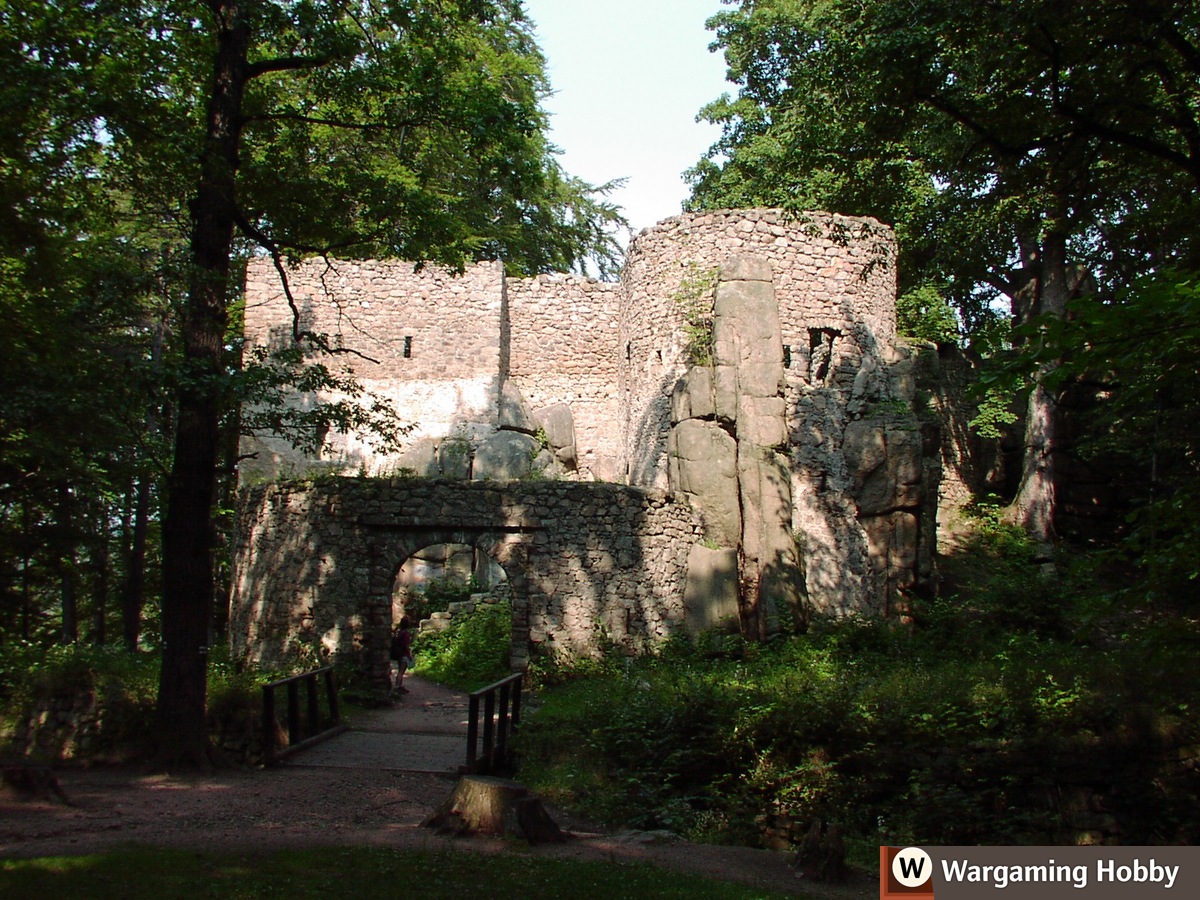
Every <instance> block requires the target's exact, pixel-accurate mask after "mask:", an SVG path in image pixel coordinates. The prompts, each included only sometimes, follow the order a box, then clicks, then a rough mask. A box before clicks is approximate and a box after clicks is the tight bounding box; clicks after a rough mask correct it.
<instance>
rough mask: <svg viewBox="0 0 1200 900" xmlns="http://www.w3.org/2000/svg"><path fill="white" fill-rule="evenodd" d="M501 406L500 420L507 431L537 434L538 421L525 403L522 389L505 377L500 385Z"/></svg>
mask: <svg viewBox="0 0 1200 900" xmlns="http://www.w3.org/2000/svg"><path fill="white" fill-rule="evenodd" d="M499 405H500V408H499V418H498V422H499V425H500V427H501V428H502V429H504V430H506V431H519V432H522V433H524V434H535V433H536V432H537V423H536V422H534V420H533V414H532V413H530V411H529V406H528V405H527V404H526V403H525V398H524V397H523V396H522V395H521V391H520V390H519V389H518V388H517V386H516V385H515V384H513V383H512V381H510V380H508V379H505V381H504V384H502V385H501V386H500V404H499Z"/></svg>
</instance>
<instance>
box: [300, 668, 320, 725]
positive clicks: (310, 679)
mask: <svg viewBox="0 0 1200 900" xmlns="http://www.w3.org/2000/svg"><path fill="white" fill-rule="evenodd" d="M304 687H305V689H306V691H307V693H308V729H307V730H306V731H305V733H304V736H305V737H306V738H309V737H312V736H313V735H314V734H316V733H317V732H318V731H320V730H321V706H320V704H319V703H318V702H317V700H318V697H317V688H318V687H319V685H318V684H317V674H316V673H315V672H309V673H308V674H307V675H306V676H304Z"/></svg>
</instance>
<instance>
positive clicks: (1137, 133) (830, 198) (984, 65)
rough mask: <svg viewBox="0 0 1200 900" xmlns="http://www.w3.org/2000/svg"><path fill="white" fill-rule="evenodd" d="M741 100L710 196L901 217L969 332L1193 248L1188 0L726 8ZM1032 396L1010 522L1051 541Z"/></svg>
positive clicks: (1194, 139)
mask: <svg viewBox="0 0 1200 900" xmlns="http://www.w3.org/2000/svg"><path fill="white" fill-rule="evenodd" d="M712 25H713V26H714V27H715V28H716V30H717V34H718V40H717V44H718V46H720V47H722V48H723V49H724V50H725V54H726V59H727V60H728V62H729V68H730V74H731V77H732V78H733V79H734V80H735V81H736V82H737V83H738V84H739V85H740V87H741V89H740V91H739V96H738V97H737V98H736V99H730V98H728V97H726V98H723V99H722V100H719V101H717V102H716V103H714V104H711V105H710V106H709V107H707V108H706V110H705V112H704V113H703V115H704V116H705V117H707V118H709V119H710V120H712V121H715V122H719V123H721V124H722V126H723V128H724V132H723V136H722V139H721V140H720V141H719V142H718V143H717V144H716V145H715V146H714V148H713V150H712V151H711V152H710V154H709V157H708V158H707V159H706V160H703V161H702V162H701V163H700V164H699V165H698V166H697V167H696V168H695V169H693V170H692V173H691V179H692V184H693V195H692V199H691V201H690V205H691V206H692V207H693V208H700V207H712V206H721V205H732V204H739V205H740V204H748V203H766V204H773V205H780V206H784V207H787V208H790V209H793V210H797V211H799V210H802V209H805V208H812V207H822V208H831V209H833V210H835V211H839V212H845V213H850V214H866V215H874V216H878V217H879V218H881V219H884V220H885V221H888V222H891V223H893V224H895V226H896V229H897V235H898V239H899V241H900V245H901V271H900V276H901V289H902V291H904V292H906V293H907V292H910V291H914V290H922V289H927V288H929V287H932V288H935V289H937V290H938V291H941V292H943V293H944V294H946V295H947V296H949V297H950V298H952V299H953V300H954V302H955V303H956V304H957V305H958V307H959V309H960V311H961V313H962V316H963V320H964V322H965V324H966V325H967V327H968V328H971V327H973V326H975V325H976V324H977V323H978V322H979V321H981V319H983V318H986V316H987V314H988V311H989V309H990V308H991V306H992V305H993V303H994V302H995V301H996V300H997V299H998V298H1005V299H1006V300H1007V301H1008V303H1009V305H1010V309H1011V312H1012V315H1013V317H1014V319H1016V320H1017V321H1028V320H1029V319H1031V318H1034V317H1037V316H1041V315H1048V316H1051V317H1060V316H1062V315H1063V312H1064V309H1065V307H1066V304H1067V302H1068V301H1069V300H1070V299H1071V298H1072V297H1074V296H1075V295H1077V294H1079V293H1081V292H1091V293H1101V294H1105V295H1111V293H1112V290H1113V288H1114V287H1115V286H1116V285H1119V284H1120V283H1122V282H1123V281H1126V280H1128V278H1129V277H1130V275H1131V273H1132V272H1135V271H1137V270H1138V269H1139V268H1142V267H1145V266H1153V265H1162V264H1164V263H1167V262H1179V261H1180V260H1183V259H1194V258H1195V253H1196V247H1195V241H1196V234H1195V228H1194V222H1195V221H1196V217H1197V213H1198V212H1200V208H1198V201H1197V185H1198V183H1200V182H1198V181H1197V174H1198V172H1200V168H1198V165H1197V164H1198V163H1200V127H1198V124H1200V91H1198V90H1197V84H1198V83H1200V67H1198V65H1197V64H1198V62H1200V54H1198V50H1200V13H1198V12H1197V9H1196V7H1195V5H1194V4H1192V3H1187V2H1182V0H1150V2H1146V3H1140V4H1132V3H1128V2H1124V0H1099V2H1097V3H1093V4H1090V5H1089V6H1088V7H1087V8H1086V9H1081V8H1080V7H1078V6H1077V5H1075V4H1067V3H1063V2H1060V0H1020V2H999V0H990V2H984V3H975V4H962V3H955V2H951V0H744V2H742V3H741V4H740V6H739V8H738V9H736V10H731V11H729V12H725V13H722V14H720V15H718V16H716V17H715V18H714V19H713V21H712ZM1054 366H1055V362H1054V361H1053V360H1045V362H1044V368H1043V370H1042V371H1041V372H1040V373H1039V377H1037V378H1035V380H1034V383H1033V387H1032V390H1031V395H1030V400H1029V409H1028V415H1027V432H1026V437H1025V462H1024V469H1023V472H1022V480H1021V486H1020V488H1019V490H1018V493H1017V496H1016V497H1015V498H1014V501H1013V507H1012V509H1013V512H1014V515H1015V517H1016V518H1017V519H1018V520H1019V521H1021V522H1022V523H1023V524H1024V525H1026V526H1027V527H1028V528H1029V529H1030V531H1031V532H1032V533H1033V534H1034V535H1035V536H1036V537H1038V538H1040V539H1043V540H1047V541H1048V540H1049V539H1050V538H1051V537H1052V535H1053V518H1054V508H1055V495H1054V487H1055V477H1054V461H1055V446H1056V433H1055V428H1056V421H1057V416H1056V412H1055V408H1054V407H1055V403H1054V399H1055V398H1054V395H1053V392H1052V391H1051V390H1050V389H1048V387H1047V386H1046V382H1045V377H1044V376H1046V375H1047V374H1049V372H1050V371H1052V370H1053V368H1054Z"/></svg>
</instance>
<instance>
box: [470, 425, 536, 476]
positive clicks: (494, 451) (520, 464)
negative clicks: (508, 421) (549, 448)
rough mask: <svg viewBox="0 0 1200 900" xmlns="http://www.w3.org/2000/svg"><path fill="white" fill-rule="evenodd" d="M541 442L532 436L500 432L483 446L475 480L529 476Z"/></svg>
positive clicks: (477, 455)
mask: <svg viewBox="0 0 1200 900" xmlns="http://www.w3.org/2000/svg"><path fill="white" fill-rule="evenodd" d="M539 449H540V448H539V446H538V442H537V441H536V440H534V438H533V437H531V436H530V435H528V434H522V433H520V432H516V431H498V432H496V433H495V434H493V435H492V436H491V437H489V438H488V439H487V440H485V441H484V442H483V443H481V444H480V445H479V447H478V448H477V449H476V451H475V464H474V465H473V466H472V468H471V478H472V479H473V480H474V481H512V480H514V479H519V478H527V477H528V476H529V472H530V467H531V465H532V463H533V459H534V457H535V456H537V454H538V452H539Z"/></svg>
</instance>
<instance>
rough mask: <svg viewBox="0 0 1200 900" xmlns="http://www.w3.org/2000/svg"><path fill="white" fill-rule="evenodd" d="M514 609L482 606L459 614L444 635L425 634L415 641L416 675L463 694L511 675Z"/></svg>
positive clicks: (436, 633)
mask: <svg viewBox="0 0 1200 900" xmlns="http://www.w3.org/2000/svg"><path fill="white" fill-rule="evenodd" d="M511 648H512V609H511V607H510V606H509V605H508V603H481V604H479V605H477V606H476V607H475V609H474V610H472V611H470V612H457V613H455V615H454V617H453V618H452V619H451V620H450V627H449V628H447V629H445V630H444V631H432V630H430V631H423V632H421V633H420V634H419V635H417V636H416V638H415V639H414V640H413V659H414V661H415V662H416V666H415V668H414V670H413V671H414V672H415V673H416V674H418V675H423V676H425V677H427V678H432V679H433V680H434V681H439V682H441V683H442V684H448V685H450V686H451V687H454V688H458V689H459V690H465V691H474V690H478V689H479V688H481V687H484V686H486V685H488V684H491V683H492V682H494V681H499V680H500V679H501V678H503V677H505V676H506V675H508V674H509V673H510V669H509V651H510V650H511Z"/></svg>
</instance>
